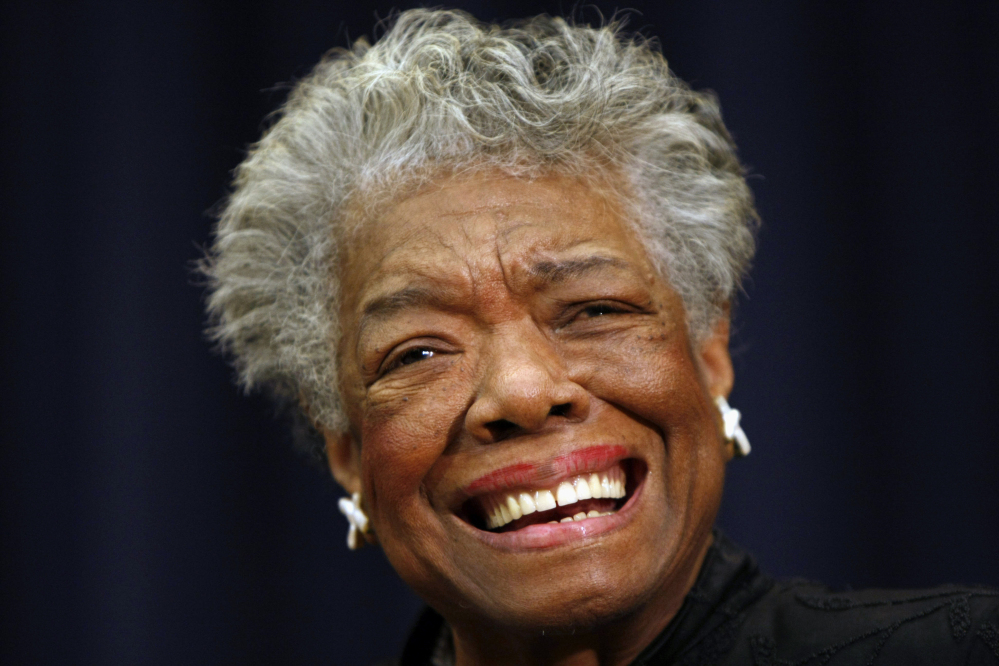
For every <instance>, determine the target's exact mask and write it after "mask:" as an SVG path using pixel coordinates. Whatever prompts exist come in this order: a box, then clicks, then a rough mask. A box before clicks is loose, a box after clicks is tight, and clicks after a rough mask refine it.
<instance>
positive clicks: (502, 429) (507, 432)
mask: <svg viewBox="0 0 999 666" xmlns="http://www.w3.org/2000/svg"><path fill="white" fill-rule="evenodd" d="M518 428H519V426H517V424H516V423H513V422H512V421H507V420H506V419H498V420H496V421H490V422H489V423H487V424H486V430H488V431H489V434H490V435H491V436H492V438H493V441H494V442H498V441H500V440H503V439H506V438H507V437H510V436H511V435H513V434H514V432H516V431H517V430H518Z"/></svg>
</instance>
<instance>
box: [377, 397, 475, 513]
mask: <svg viewBox="0 0 999 666" xmlns="http://www.w3.org/2000/svg"><path fill="white" fill-rule="evenodd" d="M464 403H465V401H464V400H463V398H462V391H461V389H460V387H459V386H456V385H455V383H454V382H448V381H439V382H434V383H432V384H430V385H425V386H422V387H420V388H418V389H413V390H399V389H395V390H391V391H389V390H383V391H372V392H371V393H370V394H369V395H368V397H367V399H366V400H365V402H364V405H363V408H362V410H361V412H362V414H361V415H360V418H359V421H360V435H361V469H362V475H363V477H364V484H365V492H366V493H367V495H368V496H369V497H370V501H369V502H368V503H369V505H370V506H371V508H372V512H373V513H374V514H375V515H373V516H372V518H373V519H374V520H375V523H376V526H377V523H379V522H382V521H383V520H384V519H388V520H393V519H395V518H398V517H400V516H403V515H406V514H409V513H411V512H412V511H414V510H415V509H416V508H418V507H417V505H418V504H419V502H420V499H421V497H422V496H423V493H422V492H421V491H422V486H423V485H424V483H425V480H426V478H427V476H428V474H429V472H430V470H431V469H432V468H433V467H434V465H435V464H436V463H437V462H438V460H439V459H440V458H441V456H442V455H443V453H444V451H445V450H446V448H447V445H448V442H449V441H450V440H451V433H453V432H454V431H455V428H456V427H457V426H458V425H460V418H461V415H462V413H463V405H464ZM411 519H412V517H411V518H410V520H411Z"/></svg>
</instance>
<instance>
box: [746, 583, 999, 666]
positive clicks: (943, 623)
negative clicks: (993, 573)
mask: <svg viewBox="0 0 999 666" xmlns="http://www.w3.org/2000/svg"><path fill="white" fill-rule="evenodd" d="M740 624H741V626H740V627H739V635H740V639H741V640H737V641H736V642H735V645H733V650H732V652H731V653H730V654H729V655H728V656H729V657H730V658H729V659H727V660H726V663H733V664H735V663H751V664H754V665H755V666H770V665H773V666H777V665H779V664H790V663H804V662H810V661H812V660H815V663H828V664H832V665H835V664H854V663H856V664H950V663H960V664H966V663H968V664H999V590H994V589H989V588H975V587H958V586H944V587H938V588H933V589H928V590H878V589H872V590H855V591H854V590H851V591H845V592H842V591H841V592H837V591H831V590H829V589H828V588H826V587H824V586H821V585H818V584H815V583H809V582H805V581H783V582H777V583H775V584H774V585H773V587H772V588H771V589H770V590H769V591H768V592H767V593H766V594H764V595H762V596H761V597H759V598H758V599H757V600H756V601H755V602H754V603H753V604H752V605H751V606H749V607H747V608H745V609H744V614H743V621H742V622H741V623H740Z"/></svg>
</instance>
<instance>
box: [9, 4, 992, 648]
mask: <svg viewBox="0 0 999 666" xmlns="http://www.w3.org/2000/svg"><path fill="white" fill-rule="evenodd" d="M597 5H598V6H599V7H600V9H602V10H603V11H604V12H605V13H608V14H609V13H612V12H613V10H614V9H615V6H614V5H612V4H610V3H604V2H600V3H597ZM390 6H391V5H390V4H389V3H385V4H383V5H378V6H376V5H373V4H369V3H347V2H317V1H310V0H284V1H283V2H276V1H274V2H269V3H268V2H242V3H236V2H220V1H218V0H216V1H214V2H199V3H193V2H187V3H167V2H123V1H121V0H117V1H114V2H103V3H100V2H89V3H83V4H73V5H70V4H69V3H58V2H52V1H51V0H49V1H45V0H34V1H33V2H13V3H8V4H7V5H6V8H5V10H4V11H3V12H2V19H0V20H2V21H3V25H2V32H0V50H2V71H3V87H2V94H3V111H2V113H3V115H2V130H0V131H2V133H3V134H2V144H0V145H2V149H0V150H2V154H3V159H4V162H5V166H6V176H5V177H4V178H3V179H2V187H3V199H2V204H0V211H2V215H3V226H2V237H0V252H2V255H0V261H2V263H0V269H2V281H0V285H2V290H3V316H4V324H3V340H2V341H3V353H2V363H3V375H4V384H5V395H4V399H3V400H2V404H0V409H2V424H3V426H2V432H3V436H4V442H3V446H2V449H0V474H2V477H0V494H2V530H3V534H2V537H3V544H2V547H0V548H2V568H0V607H2V617H0V632H2V643H0V661H2V662H3V663H5V664H7V663H29V662H30V663H74V664H88V663H101V664H112V663H122V664H125V663H146V662H149V663H164V664H167V663H198V662H200V663H241V664H250V663H330V664H355V663H366V662H368V661H370V660H371V659H372V658H374V657H377V656H382V655H387V654H392V653H394V652H395V651H396V650H397V648H398V646H399V644H400V640H401V636H402V635H403V633H404V631H405V627H406V625H407V624H408V622H409V621H410V619H411V618H412V616H413V613H414V612H415V610H416V609H417V607H418V601H417V600H416V599H415V598H414V597H413V596H412V595H411V594H410V593H409V592H408V591H406V589H405V588H404V586H403V585H402V584H401V583H400V582H399V581H398V580H397V579H396V578H395V576H394V574H393V573H392V572H391V570H390V569H389V567H388V566H387V564H386V563H385V561H384V558H383V557H382V556H381V555H380V553H379V552H378V551H377V550H376V549H367V550H365V551H362V552H360V553H349V552H348V551H347V550H346V547H345V546H344V543H343V541H344V535H345V531H346V528H345V523H344V521H343V520H342V519H341V517H340V516H339V514H337V512H336V508H335V500H336V497H337V496H338V492H337V490H336V488H335V487H334V486H333V484H332V482H331V481H330V480H329V479H328V478H327V476H326V475H325V474H323V473H321V472H319V471H317V470H315V469H313V468H310V467H309V466H308V465H306V464H305V463H304V462H303V460H302V459H300V458H299V457H298V456H297V455H296V454H295V453H294V452H293V451H292V450H291V447H290V444H289V439H288V436H287V435H286V434H285V431H284V427H283V426H282V425H281V424H279V423H275V422H274V420H273V419H272V417H271V413H270V410H269V407H268V406H267V404H266V403H265V402H264V401H263V400H262V399H260V398H249V399H247V398H244V397H241V396H240V395H238V393H237V391H236V389H234V388H233V387H232V384H231V382H230V380H231V372H230V370H229V369H228V368H227V367H226V365H225V364H224V363H223V362H222V361H221V360H219V359H218V358H217V357H215V356H213V355H212V354H211V352H210V351H209V349H208V346H207V345H206V344H205V342H204V340H203V338H202V336H201V333H200V328H201V325H202V323H203V315H202V303H201V298H202V295H201V293H200V291H199V289H198V288H197V287H196V286H194V285H193V284H192V282H193V280H192V277H191V276H190V274H189V272H188V265H189V262H191V261H192V260H193V259H195V258H196V257H197V256H198V254H199V250H198V246H199V245H203V244H205V243H206V241H207V238H208V229H209V225H210V221H209V219H208V217H207V216H206V214H205V211H206V210H207V209H209V208H210V207H211V206H212V205H213V204H214V202H216V201H217V200H218V199H220V198H221V197H222V196H223V195H224V193H225V188H226V181H227V178H228V174H229V172H230V170H231V169H232V168H233V167H234V166H235V165H236V164H237V163H238V162H239V160H240V159H241V155H242V151H243V149H244V147H245V145H246V144H248V143H249V142H251V141H253V140H254V139H255V138H256V137H257V136H258V134H259V131H260V129H261V127H262V126H263V121H262V118H263V117H264V116H265V114H266V113H267V112H268V111H270V110H272V109H273V108H275V107H276V106H277V105H278V104H279V103H280V102H281V100H282V99H283V97H284V94H285V90H286V87H285V86H282V85H276V84H278V83H279V82H286V81H289V80H293V79H294V78H295V77H297V76H301V75H303V74H304V73H305V72H307V71H308V69H309V66H310V65H311V64H312V63H314V62H315V61H316V60H317V59H318V58H319V57H320V56H321V55H322V53H323V52H324V51H326V50H327V49H328V48H330V47H332V46H338V45H344V44H346V43H347V40H348V39H354V38H356V37H358V36H360V35H362V34H365V33H370V30H371V28H372V26H373V23H374V18H375V15H376V13H377V15H378V16H385V15H386V14H387V12H388V9H389V7H390ZM397 6H400V7H403V8H405V7H406V6H407V5H406V4H405V3H402V4H400V5H397ZM459 6H462V7H464V8H467V9H470V10H472V11H473V12H474V13H476V14H477V15H479V16H480V17H482V18H501V19H502V18H510V17H514V16H518V15H526V14H532V13H537V12H538V11H549V12H552V13H562V12H564V11H565V10H567V9H571V7H569V6H568V5H567V4H566V5H563V6H560V5H559V4H557V3H549V4H539V3H530V2H522V1H519V0H514V1H508V2H502V3H501V2H490V1H487V0H482V1H480V2H467V3H462V4H460V5H459ZM639 8H640V9H641V13H640V14H638V15H635V16H633V18H632V20H631V26H632V27H634V28H641V29H643V31H644V32H646V33H647V34H652V35H657V36H658V37H660V38H661V41H662V43H663V45H664V51H665V53H666V55H667V57H668V58H669V60H670V62H671V64H672V66H673V67H674V69H675V70H676V71H677V72H678V73H679V74H680V75H681V76H682V77H684V78H685V79H687V80H688V81H690V82H692V84H693V85H694V86H695V87H699V88H712V89H714V90H715V91H717V92H718V94H719V95H720V97H721V100H722V104H723V109H724V111H725V116H726V119H727V122H728V124H729V127H730V128H731V129H732V131H733V133H734V134H735V136H736V138H737V140H738V142H739V144H740V147H741V153H742V156H743V158H744V160H745V162H746V163H747V164H749V165H750V166H751V168H752V171H753V173H754V174H755V175H754V177H753V179H752V183H753V187H754V190H755V192H756V195H757V197H758V202H759V208H760V211H761V213H762V215H763V218H764V223H765V226H764V228H763V232H762V236H761V241H760V251H759V255H758V260H757V262H756V269H755V272H754V279H753V281H752V282H751V283H750V284H749V285H748V294H747V297H746V298H745V299H744V300H743V304H742V307H741V308H740V310H739V312H738V319H737V334H736V336H735V338H734V350H735V354H736V368H737V373H738V374H737V384H736V389H735V392H734V395H733V399H732V402H733V404H734V405H736V406H737V407H739V408H740V409H742V411H743V413H744V424H745V426H746V429H747V431H748V432H749V435H750V437H751V439H752V441H753V444H754V447H755V449H754V452H753V454H752V456H751V457H750V458H748V459H746V460H744V461H736V462H735V463H734V464H733V465H732V466H731V467H730V475H729V481H728V488H727V490H726V499H725V505H724V508H723V511H722V516H721V519H720V521H721V524H722V525H723V526H724V528H725V529H726V530H727V531H728V532H729V534H730V535H732V536H734V537H735V538H736V539H737V540H739V541H741V542H743V543H744V544H745V545H747V546H748V547H750V548H751V549H752V550H753V551H754V552H756V553H757V555H758V556H759V558H760V559H761V561H762V562H763V563H764V566H765V567H766V568H767V569H769V570H770V571H772V572H774V573H777V574H781V575H789V574H799V575H805V576H808V577H812V578H819V579H824V580H827V581H829V582H831V583H834V584H847V583H849V584H854V585H873V584H876V585H891V586H903V585H904V586H919V585H929V584H935V583H938V582H943V581H955V582H958V581H960V582H983V583H990V584H997V583H999V570H997V567H996V562H997V559H999V534H997V531H999V483H997V471H999V446H997V440H999V438H997V436H996V429H997V427H999V423H997V411H999V410H997V407H996V406H997V399H999V390H997V372H999V349H997V345H996V344H995V342H994V340H993V337H994V334H995V331H996V327H995V325H994V319H995V318H994V317H993V310H994V308H995V306H996V288H997V286H999V284H997V283H999V278H997V275H996V272H995V269H996V267H997V259H996V253H997V251H999V226H997V217H999V216H997V211H999V206H997V203H996V189H995V184H994V181H995V180H996V177H997V175H999V158H997V154H999V150H997V149H999V130H997V127H996V123H997V119H999V85H997V84H999V48H997V43H999V4H997V3H995V2H980V3H971V2H959V1H957V0H952V1H946V0H939V1H938V2H932V3H918V2H915V3H913V2H901V1H898V2H887V3H884V2H864V1H862V0H841V1H839V2H835V3H819V2H786V3H783V4H779V5H778V4H772V3H758V2H743V3H734V2H725V3H723V2H721V1H720V0H704V1H699V2H673V1H663V2H659V3H655V4H649V5H648V6H641V7H639ZM583 15H584V17H588V18H591V19H592V18H593V17H594V16H595V14H594V13H593V11H592V10H584V12H583Z"/></svg>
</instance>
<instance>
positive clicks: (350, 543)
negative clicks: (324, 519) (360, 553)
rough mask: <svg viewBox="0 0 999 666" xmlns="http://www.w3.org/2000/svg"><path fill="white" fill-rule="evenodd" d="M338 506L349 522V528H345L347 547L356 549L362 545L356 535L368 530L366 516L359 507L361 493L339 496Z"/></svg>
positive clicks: (365, 532)
mask: <svg viewBox="0 0 999 666" xmlns="http://www.w3.org/2000/svg"><path fill="white" fill-rule="evenodd" d="M338 506H339V507H340V513H342V514H343V515H344V516H346V517H347V522H348V523H350V529H349V530H347V548H350V549H351V550H357V549H358V548H360V547H361V546H362V545H364V542H363V541H361V539H360V537H359V536H358V535H359V534H367V532H368V516H367V514H365V513H364V511H363V510H362V509H361V493H354V494H353V495H351V496H350V497H349V498H348V497H341V498H340V501H339V502H338Z"/></svg>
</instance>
